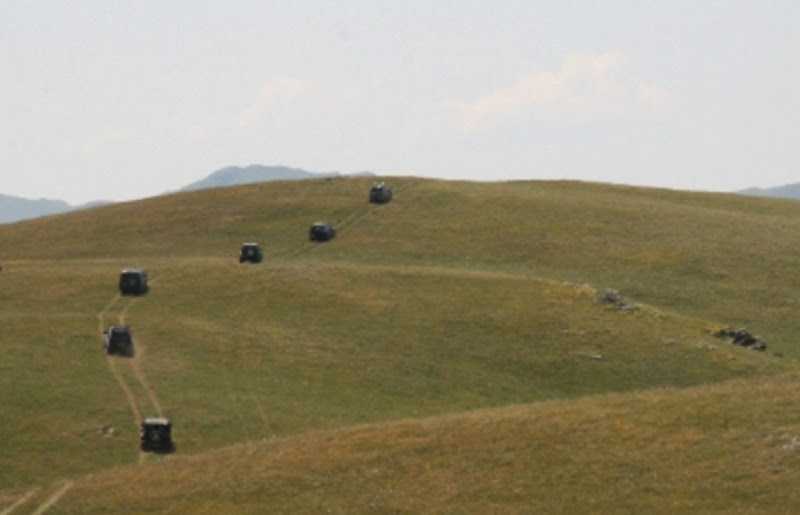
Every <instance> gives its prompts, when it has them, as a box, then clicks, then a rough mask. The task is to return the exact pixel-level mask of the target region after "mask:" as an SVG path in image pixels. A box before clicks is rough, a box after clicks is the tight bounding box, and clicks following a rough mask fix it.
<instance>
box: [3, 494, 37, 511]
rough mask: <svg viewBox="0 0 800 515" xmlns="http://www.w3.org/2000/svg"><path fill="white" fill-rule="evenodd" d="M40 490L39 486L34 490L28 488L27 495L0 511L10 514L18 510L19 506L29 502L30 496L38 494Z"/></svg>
mask: <svg viewBox="0 0 800 515" xmlns="http://www.w3.org/2000/svg"><path fill="white" fill-rule="evenodd" d="M38 492H39V489H38V488H34V489H33V490H28V491H27V492H25V495H23V496H22V497H20V498H19V499H17V500H16V501H15V502H14V504H12V505H11V506H9V507H7V508H6V509H4V510H3V511H0V515H9V514H10V513H11V512H12V511H14V510H16V509H17V508H19V507H20V506H22V505H23V504H25V503H26V502H28V501H29V500H30V498H31V497H33V496H34V495H36V493H38Z"/></svg>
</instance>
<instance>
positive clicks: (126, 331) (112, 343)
mask: <svg viewBox="0 0 800 515" xmlns="http://www.w3.org/2000/svg"><path fill="white" fill-rule="evenodd" d="M103 347H105V348H106V353H108V354H109V355H114V354H117V355H119V356H128V357H130V356H133V338H132V337H131V330H130V328H129V327H128V326H127V325H112V326H110V327H109V328H108V329H106V330H105V331H103Z"/></svg>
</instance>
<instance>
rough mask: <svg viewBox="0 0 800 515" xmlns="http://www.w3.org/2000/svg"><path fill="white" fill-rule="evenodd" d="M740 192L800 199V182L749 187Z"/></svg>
mask: <svg viewBox="0 0 800 515" xmlns="http://www.w3.org/2000/svg"><path fill="white" fill-rule="evenodd" d="M739 193H742V194H745V195H757V196H762V197H779V198H795V199H800V182H796V183H793V184H785V185H783V186H775V187H773V188H747V189H744V190H742V191H740V192H739Z"/></svg>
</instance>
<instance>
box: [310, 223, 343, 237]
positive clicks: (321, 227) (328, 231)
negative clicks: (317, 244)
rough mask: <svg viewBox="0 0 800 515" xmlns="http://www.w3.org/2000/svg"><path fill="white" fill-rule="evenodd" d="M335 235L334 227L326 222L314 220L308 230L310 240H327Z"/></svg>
mask: <svg viewBox="0 0 800 515" xmlns="http://www.w3.org/2000/svg"><path fill="white" fill-rule="evenodd" d="M335 237H336V229H334V228H333V226H332V225H331V224H329V223H328V222H314V223H313V224H311V228H310V229H309V230H308V239H309V240H311V241H328V240H332V239H333V238H335Z"/></svg>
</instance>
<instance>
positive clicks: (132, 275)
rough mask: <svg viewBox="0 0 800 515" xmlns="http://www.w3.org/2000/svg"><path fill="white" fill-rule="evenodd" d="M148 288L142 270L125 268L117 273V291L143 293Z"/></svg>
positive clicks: (132, 293)
mask: <svg viewBox="0 0 800 515" xmlns="http://www.w3.org/2000/svg"><path fill="white" fill-rule="evenodd" d="M149 289H150V288H149V287H148V286H147V272H145V271H144V270H141V269H139V268H126V269H125V270H123V271H122V273H120V274H119V292H120V294H122V295H144V294H145V293H147V291H148V290H149Z"/></svg>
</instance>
